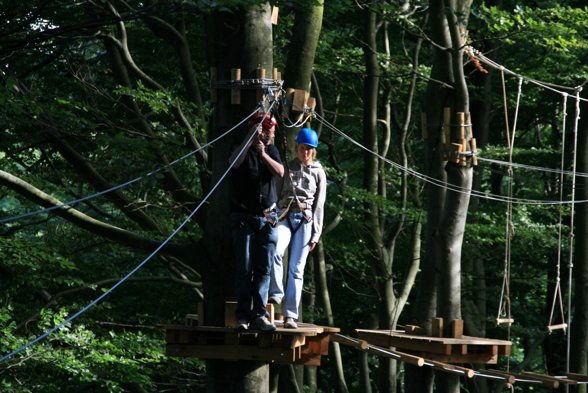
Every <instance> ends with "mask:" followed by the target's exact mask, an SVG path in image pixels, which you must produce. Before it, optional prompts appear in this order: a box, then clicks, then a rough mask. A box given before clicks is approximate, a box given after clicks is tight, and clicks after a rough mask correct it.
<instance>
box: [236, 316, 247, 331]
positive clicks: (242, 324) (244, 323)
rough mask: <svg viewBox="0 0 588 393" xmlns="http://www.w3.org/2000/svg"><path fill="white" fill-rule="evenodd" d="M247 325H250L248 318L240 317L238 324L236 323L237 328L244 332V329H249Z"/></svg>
mask: <svg viewBox="0 0 588 393" xmlns="http://www.w3.org/2000/svg"><path fill="white" fill-rule="evenodd" d="M247 325H248V322H247V321H246V320H244V319H239V320H238V321H237V324H236V325H235V329H237V330H240V331H242V332H243V331H245V330H247V329H248V327H247Z"/></svg>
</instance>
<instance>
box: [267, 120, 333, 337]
mask: <svg viewBox="0 0 588 393" xmlns="http://www.w3.org/2000/svg"><path fill="white" fill-rule="evenodd" d="M294 142H296V143H297V147H296V152H297V157H296V158H294V159H293V160H290V161H289V162H288V165H287V172H286V174H285V176H284V178H283V186H282V191H281V194H280V198H279V201H278V213H280V224H279V226H278V244H277V253H276V255H275V257H274V262H273V264H272V273H271V279H270V280H271V281H270V289H269V293H268V294H269V300H268V301H269V302H270V303H276V304H280V303H282V316H283V317H284V327H286V328H292V329H295V328H297V327H298V325H297V323H296V320H297V319H298V315H299V307H300V298H301V295H302V286H303V283H304V281H303V278H304V267H305V265H306V259H307V257H308V253H309V252H310V251H312V250H313V249H314V247H315V246H316V244H317V243H318V241H319V238H320V236H321V233H322V230H323V216H324V204H325V199H326V193H327V176H326V175H325V171H324V170H323V167H322V165H321V164H320V163H319V162H318V161H315V158H316V147H317V146H318V135H317V133H316V132H315V131H314V130H311V129H310V128H303V129H302V130H300V131H299V132H298V134H297V135H296V138H295V139H294ZM288 245H290V260H289V263H288V279H287V283H286V290H285V291H284V288H283V284H282V280H283V258H284V253H285V251H286V248H288Z"/></svg>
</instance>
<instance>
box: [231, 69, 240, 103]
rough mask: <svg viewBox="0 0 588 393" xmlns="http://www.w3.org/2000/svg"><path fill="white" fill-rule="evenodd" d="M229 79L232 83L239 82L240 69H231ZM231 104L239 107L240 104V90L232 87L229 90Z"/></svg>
mask: <svg viewBox="0 0 588 393" xmlns="http://www.w3.org/2000/svg"><path fill="white" fill-rule="evenodd" d="M231 79H232V80H234V81H239V80H241V69H240V68H231ZM231 104H233V105H239V104H241V89H239V88H236V87H233V89H231Z"/></svg>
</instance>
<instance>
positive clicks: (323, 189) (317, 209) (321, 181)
mask: <svg viewBox="0 0 588 393" xmlns="http://www.w3.org/2000/svg"><path fill="white" fill-rule="evenodd" d="M326 199H327V175H326V174H325V171H324V170H323V169H322V168H321V170H320V171H319V172H318V181H317V189H316V194H315V199H314V205H313V209H312V210H313V217H312V221H313V223H312V225H313V234H312V237H311V238H310V250H311V251H312V250H313V249H314V247H315V246H316V243H318V241H319V239H320V237H321V234H322V233H323V220H324V216H325V210H324V209H325V200H326ZM313 243H314V244H313Z"/></svg>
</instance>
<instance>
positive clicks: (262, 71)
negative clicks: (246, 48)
mask: <svg viewBox="0 0 588 393" xmlns="http://www.w3.org/2000/svg"><path fill="white" fill-rule="evenodd" d="M255 74H256V76H257V78H259V79H265V68H258V69H257V70H256V71H255ZM255 97H256V99H257V101H263V99H264V98H265V91H263V89H261V88H260V89H257V91H256V94H255Z"/></svg>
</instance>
